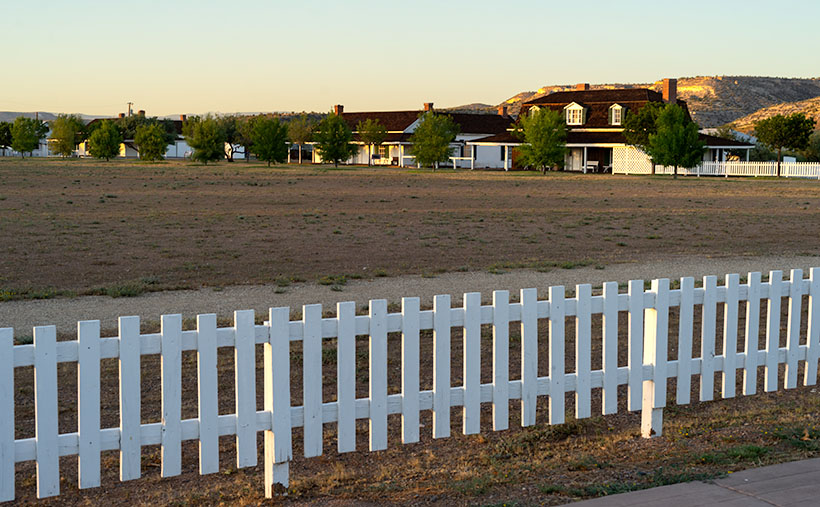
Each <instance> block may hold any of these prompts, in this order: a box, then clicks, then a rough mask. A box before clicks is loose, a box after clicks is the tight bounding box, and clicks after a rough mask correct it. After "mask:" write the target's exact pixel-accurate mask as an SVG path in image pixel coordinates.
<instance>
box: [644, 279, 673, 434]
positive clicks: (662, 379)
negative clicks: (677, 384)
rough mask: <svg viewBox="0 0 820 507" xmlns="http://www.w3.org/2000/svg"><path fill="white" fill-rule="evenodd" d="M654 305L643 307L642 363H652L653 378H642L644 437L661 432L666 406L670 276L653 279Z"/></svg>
mask: <svg viewBox="0 0 820 507" xmlns="http://www.w3.org/2000/svg"><path fill="white" fill-rule="evenodd" d="M652 292H654V293H655V307H654V308H649V309H647V310H646V321H645V323H644V328H645V329H646V331H645V333H644V337H645V341H646V343H645V345H644V363H645V364H649V365H652V367H653V368H652V379H651V380H647V381H645V382H644V391H643V407H642V411H641V434H642V435H643V437H644V438H650V437H659V436H661V435H662V434H663V431H662V426H663V407H665V406H666V360H667V359H666V358H667V350H668V338H669V279H667V278H661V279H658V280H652Z"/></svg>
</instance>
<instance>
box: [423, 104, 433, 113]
mask: <svg viewBox="0 0 820 507" xmlns="http://www.w3.org/2000/svg"><path fill="white" fill-rule="evenodd" d="M424 110H425V111H432V110H433V103H432V102H425V103H424Z"/></svg>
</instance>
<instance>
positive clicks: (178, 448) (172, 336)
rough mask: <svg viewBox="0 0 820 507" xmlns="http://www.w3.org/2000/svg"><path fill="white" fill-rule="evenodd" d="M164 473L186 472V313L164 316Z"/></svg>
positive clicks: (162, 450)
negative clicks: (183, 320)
mask: <svg viewBox="0 0 820 507" xmlns="http://www.w3.org/2000/svg"><path fill="white" fill-rule="evenodd" d="M160 325H161V335H162V339H161V341H160V343H161V347H162V348H161V359H162V363H161V369H162V444H161V446H160V454H161V457H162V464H161V475H162V477H173V476H175V475H179V474H180V473H181V472H182V422H181V421H182V350H181V342H182V315H179V314H175V315H163V316H162V319H161V324H160Z"/></svg>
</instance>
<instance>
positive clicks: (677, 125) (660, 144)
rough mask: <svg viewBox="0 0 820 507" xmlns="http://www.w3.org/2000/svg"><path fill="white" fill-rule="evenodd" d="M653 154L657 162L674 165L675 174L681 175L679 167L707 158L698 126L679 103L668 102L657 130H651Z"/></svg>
mask: <svg viewBox="0 0 820 507" xmlns="http://www.w3.org/2000/svg"><path fill="white" fill-rule="evenodd" d="M647 149H648V153H649V156H650V157H652V161H653V162H654V163H655V164H660V165H666V166H670V165H671V166H674V167H675V171H674V173H673V177H674V178H677V177H678V167H695V166H696V165H698V164H699V163H701V161H702V160H703V151H704V150H705V149H706V146H705V145H704V144H703V142H702V141H701V140H700V137H699V135H698V126H697V125H696V124H695V122H693V121H691V120H690V119H689V118H688V116H687V115H686V112H685V111H684V110H683V108H681V107H680V106H678V105H677V104H667V105H666V106H664V108H663V109H662V110H661V112H660V114H658V119H657V121H656V132H655V133H654V134H649V146H647Z"/></svg>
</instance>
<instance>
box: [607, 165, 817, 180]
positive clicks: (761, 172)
mask: <svg viewBox="0 0 820 507" xmlns="http://www.w3.org/2000/svg"><path fill="white" fill-rule="evenodd" d="M674 170H675V168H674V167H672V166H662V165H658V166H655V174H672V173H673V171H674ZM614 172H615V173H616V174H650V172H651V166H646V167H635V168H632V167H630V166H626V165H625V166H624V167H622V168H618V169H615V170H614ZM678 174H679V175H683V176H723V177H726V178H728V177H730V176H752V177H759V176H768V177H775V176H777V162H703V163H702V164H700V165H698V166H696V167H692V168H684V167H679V168H678ZM780 176H781V177H783V178H813V179H820V163H816V162H781V164H780Z"/></svg>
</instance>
